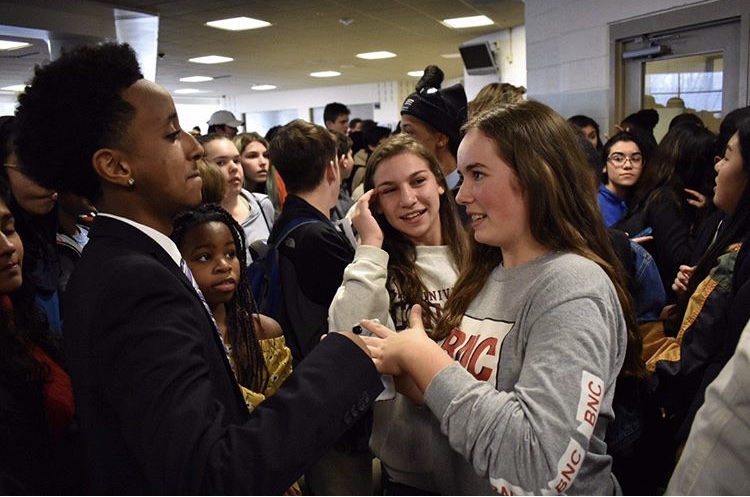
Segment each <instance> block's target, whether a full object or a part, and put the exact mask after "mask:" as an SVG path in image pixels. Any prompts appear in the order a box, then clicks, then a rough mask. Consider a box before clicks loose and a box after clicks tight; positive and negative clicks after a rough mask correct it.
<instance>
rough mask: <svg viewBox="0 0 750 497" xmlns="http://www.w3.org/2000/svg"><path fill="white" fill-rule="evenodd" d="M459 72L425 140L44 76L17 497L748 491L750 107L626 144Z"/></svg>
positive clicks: (25, 153) (18, 121)
mask: <svg viewBox="0 0 750 497" xmlns="http://www.w3.org/2000/svg"><path fill="white" fill-rule="evenodd" d="M442 79H443V74H442V71H440V69H439V68H438V67H436V66H428V67H427V68H426V70H425V75H424V77H423V78H422V79H421V80H420V82H419V83H418V84H417V86H416V88H415V91H414V93H412V94H410V95H409V96H408V97H407V98H406V100H405V101H404V104H403V106H402V108H401V117H402V120H401V124H400V130H399V131H400V132H398V133H391V132H390V130H388V129H387V128H382V127H378V126H377V124H376V123H374V122H367V121H365V122H362V121H361V120H359V122H356V123H355V122H354V121H355V120H352V121H351V122H350V121H349V115H350V112H349V109H348V108H347V107H346V106H345V105H343V104H340V103H333V104H330V105H329V106H327V107H326V110H325V112H324V121H325V124H326V126H318V125H315V124H312V123H309V122H307V121H304V120H299V119H298V120H295V121H292V122H291V123H288V124H286V125H284V126H280V127H278V128H275V129H273V130H272V131H273V133H272V136H267V137H263V136H261V135H259V134H258V133H238V129H237V128H238V126H241V125H242V122H241V121H239V120H237V119H236V118H235V117H234V116H233V115H232V114H231V113H229V112H227V111H220V112H217V113H215V114H214V116H212V117H211V119H210V120H209V125H210V129H209V133H208V134H206V135H199V136H197V137H196V136H194V135H193V134H192V133H189V132H187V131H185V130H183V129H182V128H181V127H180V123H179V119H178V116H177V113H176V110H175V106H174V102H173V101H172V99H171V97H170V96H169V94H168V93H167V92H166V90H164V89H163V88H161V87H160V86H158V85H156V84H154V83H151V82H148V81H146V80H145V79H143V76H142V74H141V72H140V68H139V67H138V63H137V61H136V57H135V53H134V52H133V50H132V49H131V48H130V47H129V46H128V45H126V44H116V43H107V44H102V45H99V46H95V47H80V48H78V49H75V50H72V51H70V52H67V53H65V54H63V55H62V56H61V57H60V58H59V59H57V60H55V61H54V62H51V63H49V64H48V65H46V66H43V67H40V68H37V69H36V71H35V75H34V78H33V80H32V81H31V82H30V84H29V85H28V86H27V88H26V90H25V92H24V93H23V94H22V95H20V96H19V105H18V109H17V111H16V115H15V116H14V117H7V118H3V119H2V121H0V131H1V132H2V133H1V134H2V136H1V137H0V138H2V139H1V141H0V144H1V145H2V158H3V169H2V174H0V301H1V302H0V326H1V328H0V401H1V402H0V445H2V447H3V449H2V450H0V493H8V494H19V493H21V494H24V493H28V494H53V493H54V494H80V493H86V494H89V493H91V494H113V493H117V494H122V493H128V494H142V493H150V494H167V493H170V494H171V493H182V494H193V493H204V494H235V493H244V494H258V493H260V494H282V493H285V494H287V495H299V494H300V493H302V494H308V495H369V494H373V493H374V492H376V487H377V492H382V493H384V494H386V495H436V494H451V495H480V494H490V493H500V494H507V493H514V494H517V493H534V494H540V493H573V494H617V493H625V494H642V493H650V494H657V493H664V492H665V491H666V492H669V493H673V492H677V493H692V492H697V493H706V492H708V493H718V494H723V493H746V492H747V491H748V490H750V481H749V480H748V478H747V476H746V475H745V472H744V471H742V470H741V469H742V468H743V464H744V463H745V462H746V460H747V457H746V456H745V455H744V454H743V453H742V450H741V449H742V448H743V447H744V448H746V446H747V438H748V435H750V434H749V433H748V432H747V427H746V424H744V425H743V420H746V419H747V413H746V412H745V411H746V410H747V397H748V395H747V389H748V382H747V379H746V378H744V377H742V375H743V374H744V373H746V372H747V354H748V350H747V345H748V340H747V333H750V331H747V332H745V333H744V334H743V330H744V329H745V325H746V324H747V323H748V320H750V310H748V309H750V306H749V305H748V301H747V296H748V291H749V290H748V289H750V284H748V267H750V263H748V262H747V256H746V253H747V251H748V250H750V245H747V246H746V244H745V243H744V242H745V238H746V237H747V236H748V234H750V232H749V231H748V230H749V229H750V189H748V188H747V181H748V174H750V173H749V171H750V119H747V117H748V116H750V111H748V109H746V108H745V109H738V110H736V111H734V112H732V113H730V114H728V115H727V116H726V117H725V119H724V120H723V122H722V129H721V132H720V134H719V135H718V136H714V134H713V133H712V132H710V131H709V130H707V129H706V128H705V127H704V126H703V125H702V124H701V123H700V122H696V121H695V119H689V120H688V119H682V120H679V122H677V121H675V122H674V123H673V126H671V128H670V131H669V132H668V133H667V135H666V136H665V137H664V138H662V139H661V140H659V141H657V140H656V139H655V138H654V136H653V134H652V129H653V125H652V124H651V122H652V121H651V120H650V117H652V116H651V114H650V113H649V114H645V116H646V117H647V118H646V119H643V117H644V115H640V114H639V115H634V116H629V118H628V119H626V120H624V121H623V122H622V123H620V124H619V125H618V131H617V132H616V133H615V134H614V135H613V136H612V137H611V138H608V137H607V136H604V138H605V139H604V142H605V143H602V139H601V138H602V137H601V136H600V130H599V127H598V124H597V123H596V122H595V121H593V120H592V119H591V118H588V117H587V116H583V115H577V116H573V117H571V118H570V119H568V120H566V119H565V118H563V117H562V116H560V115H559V114H558V113H557V112H555V111H554V110H553V109H551V108H550V107H548V106H547V105H544V104H542V103H540V102H537V101H534V100H533V99H528V100H527V99H526V97H525V92H526V89H525V88H523V87H515V86H513V85H509V84H507V83H504V84H500V83H493V84H490V85H487V87H485V88H483V89H482V91H480V93H479V94H478V95H477V97H476V98H475V99H474V100H472V101H471V102H467V98H466V94H465V92H464V89H463V87H462V86H461V85H452V86H449V87H447V88H442ZM50 108H55V109H56V112H55V113H52V114H50V112H49V109H50ZM644 122H645V124H644ZM350 124H351V126H350ZM355 126H359V129H357V128H356V127H355ZM649 126H650V128H649ZM714 157H715V160H714ZM592 178H593V180H592ZM92 210H95V211H96V212H95V215H91V212H92ZM259 242H267V243H268V244H274V243H277V244H278V246H279V259H280V273H281V275H280V278H281V292H282V301H283V305H282V309H281V311H280V313H279V315H278V316H274V317H270V316H265V315H262V314H260V313H259V312H258V304H257V303H256V301H255V298H254V296H253V293H252V291H251V288H250V283H249V273H248V269H247V268H248V265H249V264H250V262H251V261H252V258H253V257H254V256H255V255H256V252H255V251H254V249H253V247H254V246H256V244H257V243H259ZM84 247H85V248H84ZM735 351H736V353H735ZM717 419H720V420H723V421H722V423H724V424H722V425H721V426H720V427H718V428H717V421H716V420H717ZM723 426H725V427H726V428H723V429H722V427H723ZM373 458H375V460H376V461H377V462H378V463H379V465H378V467H379V468H380V473H381V476H380V479H379V482H378V484H377V485H375V486H374V485H373V480H374V475H373ZM712 458H714V459H715V460H716V461H720V462H721V463H722V466H721V467H720V466H719V464H718V463H717V464H714V465H709V466H710V467H711V468H715V469H713V471H708V470H704V471H701V472H697V471H695V470H694V469H693V468H695V467H696V465H706V464H709V462H710V460H711V459H712ZM675 467H677V469H676V470H675ZM725 468H737V469H736V470H734V471H728V470H726V469H725ZM673 473H674V474H673ZM670 478H671V481H670Z"/></svg>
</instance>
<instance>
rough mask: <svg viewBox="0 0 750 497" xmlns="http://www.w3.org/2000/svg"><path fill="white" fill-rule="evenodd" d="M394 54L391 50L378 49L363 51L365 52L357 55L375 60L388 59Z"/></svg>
mask: <svg viewBox="0 0 750 497" xmlns="http://www.w3.org/2000/svg"><path fill="white" fill-rule="evenodd" d="M395 56H396V54H395V53H393V52H386V51H380V52H365V53H358V54H357V57H359V58H360V59H367V60H375V59H390V58H392V57H395Z"/></svg>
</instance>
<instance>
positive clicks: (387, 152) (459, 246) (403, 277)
mask: <svg viewBox="0 0 750 497" xmlns="http://www.w3.org/2000/svg"><path fill="white" fill-rule="evenodd" d="M401 154H411V155H415V156H417V157H419V158H421V159H422V160H424V161H425V162H426V163H427V165H428V166H429V169H430V171H431V172H432V174H433V175H434V176H435V180H436V181H437V183H438V185H440V186H441V187H442V188H443V194H442V195H440V206H439V208H438V212H439V215H440V231H441V237H442V240H443V243H444V244H445V245H447V246H448V248H449V250H450V252H451V255H452V256H453V260H454V261H455V262H456V265H457V266H458V267H459V268H462V267H463V266H464V261H465V260H466V254H467V251H468V240H467V237H466V231H465V230H464V228H463V227H462V226H461V220H460V218H459V217H458V211H457V207H456V201H455V200H454V199H453V194H452V193H451V192H450V189H449V188H448V185H447V183H446V182H445V177H444V176H443V172H442V170H441V169H440V164H439V163H438V161H437V158H435V155H434V154H433V153H432V152H430V151H429V150H428V149H427V148H426V147H425V146H424V145H422V144H421V143H420V142H419V141H417V140H416V139H415V138H414V137H412V136H409V135H405V134H399V135H394V136H392V137H390V138H388V139H386V140H385V141H383V142H382V143H381V144H380V145H378V147H377V148H376V149H375V150H374V151H373V153H372V154H371V155H370V158H369V159H368V160H367V169H365V179H364V186H365V191H367V190H370V189H372V188H374V186H375V184H374V181H373V177H374V176H375V172H376V171H377V169H378V166H379V165H380V163H381V162H383V161H384V160H386V159H389V158H391V157H395V156H397V155H401ZM373 215H374V217H375V219H376V220H377V221H378V224H379V225H380V229H382V230H383V235H384V236H383V250H385V251H386V252H388V256H389V257H388V279H387V283H388V285H387V286H388V291H389V293H390V294H391V301H393V299H394V297H395V294H396V293H399V294H401V295H403V298H404V300H405V302H407V303H409V304H410V305H413V304H419V305H421V306H422V309H423V310H424V311H425V313H424V314H423V316H424V321H425V327H426V329H431V328H432V327H433V326H434V324H435V322H436V321H437V314H436V312H435V309H433V308H432V306H430V304H429V301H428V300H427V298H426V294H427V288H426V287H425V285H424V283H423V282H422V280H421V279H420V278H419V275H418V274H417V268H416V260H417V249H416V247H415V246H414V243H413V242H412V241H411V240H409V239H408V238H407V237H406V236H404V234H403V233H401V232H400V231H398V230H396V229H395V228H394V227H393V226H391V225H390V223H388V221H387V220H386V219H385V216H384V215H382V214H378V213H374V214H373Z"/></svg>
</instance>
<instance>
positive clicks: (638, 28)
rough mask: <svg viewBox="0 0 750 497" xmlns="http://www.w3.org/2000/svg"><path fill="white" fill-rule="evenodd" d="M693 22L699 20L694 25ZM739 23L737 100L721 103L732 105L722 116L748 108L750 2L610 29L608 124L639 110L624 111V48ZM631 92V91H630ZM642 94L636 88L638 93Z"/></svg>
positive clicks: (716, 4) (702, 7)
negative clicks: (651, 38) (645, 39)
mask: <svg viewBox="0 0 750 497" xmlns="http://www.w3.org/2000/svg"><path fill="white" fill-rule="evenodd" d="M696 20H699V21H698V22H696ZM736 21H739V23H740V50H739V68H738V75H739V81H738V82H737V88H738V92H737V95H736V96H732V95H729V96H728V99H727V98H725V99H724V101H725V102H728V103H730V104H731V105H732V107H731V108H724V109H723V113H724V114H726V113H727V112H729V111H731V110H733V109H735V108H737V107H744V106H746V105H748V104H750V94H749V93H748V91H749V89H750V0H715V1H712V2H706V3H701V4H699V5H693V6H688V7H680V8H677V9H674V10H670V11H667V12H662V13H658V14H650V15H645V16H640V17H637V18H633V19H628V20H625V21H620V22H615V23H611V24H610V25H609V40H610V81H612V85H610V92H611V95H610V97H611V98H610V108H609V122H610V123H612V124H614V123H619V122H620V121H622V119H623V118H625V116H626V115H628V114H630V113H631V112H634V111H636V110H638V109H628V108H627V103H626V102H627V95H626V90H625V89H626V81H625V79H626V73H625V63H624V61H623V58H622V54H623V51H624V45H625V43H626V42H628V41H632V40H633V39H634V38H637V37H639V36H644V35H650V34H657V33H663V32H668V31H675V30H689V29H692V28H699V27H704V26H708V25H712V24H723V23H726V22H736ZM631 90H632V89H631ZM640 90H642V88H639V89H638V91H640Z"/></svg>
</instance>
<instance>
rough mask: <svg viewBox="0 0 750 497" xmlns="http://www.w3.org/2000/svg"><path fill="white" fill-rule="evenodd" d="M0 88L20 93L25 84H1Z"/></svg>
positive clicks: (23, 89)
mask: <svg viewBox="0 0 750 497" xmlns="http://www.w3.org/2000/svg"><path fill="white" fill-rule="evenodd" d="M0 90H5V91H15V92H18V93H21V92H22V91H25V90H26V85H10V86H3V87H2V88H0Z"/></svg>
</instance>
